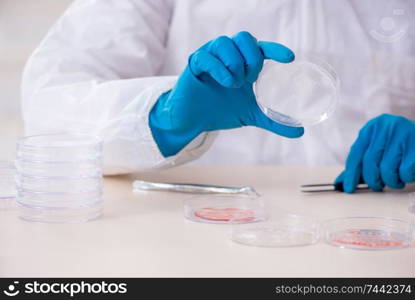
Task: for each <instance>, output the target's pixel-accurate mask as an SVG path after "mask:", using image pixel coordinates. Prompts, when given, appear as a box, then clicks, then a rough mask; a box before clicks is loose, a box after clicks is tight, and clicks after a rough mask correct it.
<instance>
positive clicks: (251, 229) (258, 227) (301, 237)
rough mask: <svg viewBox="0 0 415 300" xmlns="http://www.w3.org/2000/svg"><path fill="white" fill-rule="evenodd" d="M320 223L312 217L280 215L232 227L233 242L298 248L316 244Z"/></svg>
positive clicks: (257, 245) (258, 245)
mask: <svg viewBox="0 0 415 300" xmlns="http://www.w3.org/2000/svg"><path fill="white" fill-rule="evenodd" d="M318 239H319V231H318V222H317V221H316V220H315V219H314V218H311V217H306V216H300V215H293V214H280V215H273V216H272V218H270V219H268V220H267V221H265V222H259V223H255V224H241V225H234V226H232V231H231V240H232V241H234V242H236V243H239V244H243V245H248V246H256V247H298V246H307V245H312V244H315V243H316V242H317V241H318Z"/></svg>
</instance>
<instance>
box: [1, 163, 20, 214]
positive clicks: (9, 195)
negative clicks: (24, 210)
mask: <svg viewBox="0 0 415 300" xmlns="http://www.w3.org/2000/svg"><path fill="white" fill-rule="evenodd" d="M15 175H16V170H15V168H14V166H13V164H12V163H9V162H0V210H4V209H9V208H12V207H14V205H15V201H16V194H17V192H16V183H15Z"/></svg>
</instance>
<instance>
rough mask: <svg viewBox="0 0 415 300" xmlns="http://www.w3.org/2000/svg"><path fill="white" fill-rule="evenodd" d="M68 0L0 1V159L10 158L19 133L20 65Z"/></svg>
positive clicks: (21, 132)
mask: <svg viewBox="0 0 415 300" xmlns="http://www.w3.org/2000/svg"><path fill="white" fill-rule="evenodd" d="M71 2H72V0H0V160H12V159H14V150H15V142H16V139H17V138H18V137H19V136H21V135H22V134H23V126H22V121H21V116H20V80H21V75H22V70H23V67H24V64H25V62H26V60H27V58H28V56H29V55H30V53H31V52H32V51H33V50H34V49H35V47H36V46H37V45H38V44H39V42H40V41H41V40H42V38H43V36H44V35H45V34H46V32H47V30H48V28H49V27H50V26H51V25H52V24H53V23H54V22H55V21H56V20H57V19H58V18H59V16H60V15H61V14H62V13H63V11H64V10H65V8H66V7H67V6H68V5H69V4H70V3H71Z"/></svg>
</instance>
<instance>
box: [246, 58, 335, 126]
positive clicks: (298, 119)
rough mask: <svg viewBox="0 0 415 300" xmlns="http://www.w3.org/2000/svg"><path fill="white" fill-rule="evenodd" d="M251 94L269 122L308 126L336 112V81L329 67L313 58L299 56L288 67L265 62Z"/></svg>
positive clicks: (268, 61) (333, 72) (270, 61)
mask: <svg viewBox="0 0 415 300" xmlns="http://www.w3.org/2000/svg"><path fill="white" fill-rule="evenodd" d="M254 92H255V96H256V98H257V102H258V105H259V107H260V108H261V109H262V111H263V112H264V113H265V114H266V115H267V116H268V117H269V118H271V119H272V120H274V121H276V122H278V123H281V124H284V125H288V126H295V127H302V126H310V125H315V124H318V123H320V122H323V121H324V120H326V119H327V118H328V117H329V116H330V115H331V114H332V113H333V112H334V111H335V109H336V106H337V103H338V93H339V79H338V77H337V74H336V72H335V71H334V70H333V68H332V67H331V66H330V65H329V64H328V63H326V62H325V61H323V60H321V59H319V58H318V57H315V56H312V55H299V56H298V57H296V59H295V61H293V62H291V63H288V64H282V63H278V62H275V61H272V60H266V61H265V63H264V67H263V69H262V71H261V73H260V75H259V77H258V80H257V81H256V83H255V85H254Z"/></svg>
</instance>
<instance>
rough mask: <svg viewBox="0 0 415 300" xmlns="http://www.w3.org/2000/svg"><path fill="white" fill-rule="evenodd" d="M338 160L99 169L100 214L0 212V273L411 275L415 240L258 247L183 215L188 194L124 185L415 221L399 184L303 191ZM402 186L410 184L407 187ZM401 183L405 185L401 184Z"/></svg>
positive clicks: (332, 172)
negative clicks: (107, 172)
mask: <svg viewBox="0 0 415 300" xmlns="http://www.w3.org/2000/svg"><path fill="white" fill-rule="evenodd" d="M339 171H340V167H307V168H305V167H281V166H238V167H235V166H222V167H205V166H182V167H177V168H174V169H171V170H166V171H162V172H158V173H148V174H135V175H125V176H113V177H106V178H105V180H104V194H103V198H104V203H105V205H104V212H103V215H102V216H101V217H100V218H99V219H96V220H94V221H90V222H87V223H81V224H45V223H30V222H27V221H23V220H20V219H18V217H17V212H16V210H15V209H11V210H8V211H1V212H0V276H1V277H6V276H7V277H26V276H33V277H49V276H51V277H55V276H60V277H72V276H74V277H414V276H415V259H414V258H415V247H412V248H406V249H400V250H390V251H357V250H350V249H341V248H337V247H333V246H330V245H327V244H325V243H323V242H319V243H317V244H314V245H311V246H305V247H288V248H260V247H251V246H244V245H241V244H237V243H234V242H232V241H231V240H230V239H229V232H230V226H229V225H218V224H204V223H195V222H191V221H189V220H187V219H185V218H184V217H183V200H184V199H186V197H189V195H186V194H180V193H171V192H170V193H168V192H133V191H132V186H131V184H132V181H133V180H134V179H136V178H139V179H142V180H150V181H160V182H186V183H187V182H193V183H204V184H216V185H230V186H246V185H249V186H253V187H254V188H255V189H256V190H257V191H258V192H259V193H260V194H261V195H262V197H263V199H264V201H265V202H266V204H267V207H269V210H270V211H278V210H281V211H287V212H291V213H296V214H302V215H307V216H313V217H315V218H317V219H318V220H320V221H324V220H327V219H332V218H337V217H348V216H387V217H394V218H401V219H405V220H412V221H413V219H414V215H411V214H410V213H409V212H408V198H409V197H408V190H405V191H386V192H383V193H372V192H360V193H356V194H352V195H349V194H343V193H340V192H328V193H317V194H304V193H301V191H300V185H301V184H306V183H324V182H331V181H332V180H333V178H335V176H336V175H337V174H338V172H339ZM410 188H411V187H410ZM410 188H409V189H410Z"/></svg>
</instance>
